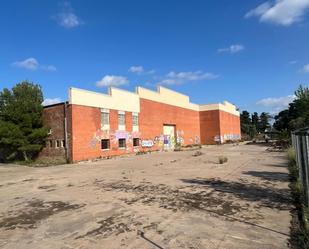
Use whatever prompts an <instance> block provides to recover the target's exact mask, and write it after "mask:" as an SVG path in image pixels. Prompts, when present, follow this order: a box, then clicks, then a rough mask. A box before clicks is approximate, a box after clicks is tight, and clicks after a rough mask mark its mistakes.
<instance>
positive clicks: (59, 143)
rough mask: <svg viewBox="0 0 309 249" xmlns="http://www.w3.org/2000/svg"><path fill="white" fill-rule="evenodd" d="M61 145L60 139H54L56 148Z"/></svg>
mask: <svg viewBox="0 0 309 249" xmlns="http://www.w3.org/2000/svg"><path fill="white" fill-rule="evenodd" d="M59 147H61V141H60V140H56V148H59Z"/></svg>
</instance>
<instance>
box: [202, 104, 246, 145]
mask: <svg viewBox="0 0 309 249" xmlns="http://www.w3.org/2000/svg"><path fill="white" fill-rule="evenodd" d="M200 126H201V143H202V144H215V143H216V140H217V141H218V142H219V141H221V142H225V141H227V140H237V139H240V118H239V116H236V115H233V114H231V113H228V112H225V111H219V110H213V111H202V112H200Z"/></svg>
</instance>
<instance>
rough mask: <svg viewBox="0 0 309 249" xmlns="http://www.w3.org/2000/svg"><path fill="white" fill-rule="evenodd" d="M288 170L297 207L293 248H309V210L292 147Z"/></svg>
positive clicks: (288, 150) (290, 148)
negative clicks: (305, 204) (305, 203)
mask: <svg viewBox="0 0 309 249" xmlns="http://www.w3.org/2000/svg"><path fill="white" fill-rule="evenodd" d="M287 159H288V169H289V173H290V180H291V183H290V189H291V192H292V197H293V202H294V205H295V213H296V214H295V216H294V217H293V218H294V219H296V221H295V220H294V222H292V224H293V226H292V232H291V244H292V247H291V248H301V249H305V248H309V209H308V208H307V207H305V206H304V199H303V186H302V183H301V180H300V179H299V169H298V167H297V164H296V154H295V150H294V149H293V148H292V147H289V148H288V149H287Z"/></svg>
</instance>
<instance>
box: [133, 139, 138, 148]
mask: <svg viewBox="0 0 309 249" xmlns="http://www.w3.org/2000/svg"><path fill="white" fill-rule="evenodd" d="M133 146H134V147H138V146H139V138H133Z"/></svg>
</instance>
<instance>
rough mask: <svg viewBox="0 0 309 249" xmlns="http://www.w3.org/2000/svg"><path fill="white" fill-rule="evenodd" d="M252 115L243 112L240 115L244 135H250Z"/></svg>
mask: <svg viewBox="0 0 309 249" xmlns="http://www.w3.org/2000/svg"><path fill="white" fill-rule="evenodd" d="M250 124H251V119H250V113H249V112H248V111H242V113H241V114H240V125H241V132H242V133H244V134H249V133H250Z"/></svg>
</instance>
